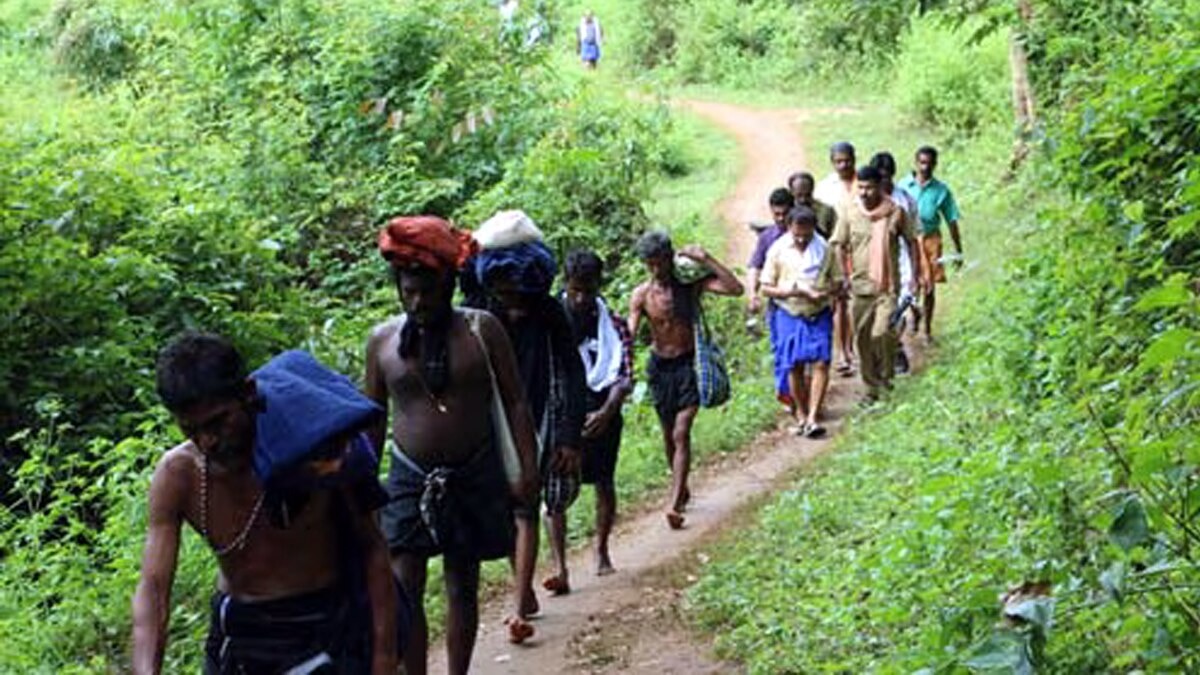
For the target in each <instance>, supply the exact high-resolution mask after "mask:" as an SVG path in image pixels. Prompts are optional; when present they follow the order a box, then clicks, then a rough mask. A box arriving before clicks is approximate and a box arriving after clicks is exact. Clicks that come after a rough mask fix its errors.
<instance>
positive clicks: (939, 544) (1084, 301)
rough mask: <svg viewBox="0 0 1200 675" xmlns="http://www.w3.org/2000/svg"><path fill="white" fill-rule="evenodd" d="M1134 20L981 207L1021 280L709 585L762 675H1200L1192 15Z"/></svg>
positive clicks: (733, 642) (976, 248) (698, 594)
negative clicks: (1013, 177)
mask: <svg viewBox="0 0 1200 675" xmlns="http://www.w3.org/2000/svg"><path fill="white" fill-rule="evenodd" d="M1037 4H1039V3H1035V5H1037ZM1102 5H1103V3H1097V6H1102ZM1138 7H1139V11H1142V13H1141V14H1139V15H1138V17H1137V22H1138V25H1139V26H1140V28H1141V30H1140V31H1139V33H1138V34H1132V33H1127V34H1122V35H1119V36H1117V35H1112V36H1109V37H1107V38H1106V42H1105V46H1104V49H1103V50H1101V51H1094V50H1092V49H1088V50H1086V54H1085V55H1084V56H1078V57H1076V58H1075V59H1074V60H1073V61H1071V62H1070V65H1069V66H1068V65H1064V64H1063V63H1059V66H1061V67H1062V68H1063V71H1062V73H1061V77H1060V78H1059V79H1057V80H1052V81H1048V80H1043V83H1044V84H1047V85H1052V88H1051V89H1050V90H1049V91H1050V93H1051V94H1052V95H1053V96H1054V97H1056V98H1061V99H1062V100H1065V101H1072V102H1073V103H1072V105H1070V106H1069V107H1067V108H1065V109H1063V110H1061V111H1056V114H1054V115H1053V116H1052V118H1051V120H1050V122H1049V123H1048V124H1047V126H1046V128H1045V130H1044V133H1045V135H1046V137H1047V141H1048V142H1047V143H1046V145H1045V150H1046V152H1045V153H1044V155H1041V156H1039V157H1037V158H1036V159H1035V164H1034V166H1033V167H1032V168H1031V169H1030V171H1029V173H1028V174H1027V175H1026V176H1024V177H1023V178H1022V179H1021V181H1020V182H1017V183H1015V184H1012V185H1008V186H1005V187H1002V188H996V187H995V186H991V187H989V188H986V189H981V188H983V186H980V187H978V188H976V191H973V192H975V194H976V195H980V196H982V195H983V194H985V193H986V192H990V193H991V198H992V200H993V201H992V202H991V203H992V204H994V205H996V206H997V207H998V206H1001V205H1003V206H1004V208H995V210H993V211H989V212H988V213H989V216H990V217H986V219H985V217H983V216H980V215H976V216H970V215H968V216H967V220H968V222H975V223H978V225H977V226H976V227H971V226H969V225H968V227H967V229H966V230H965V231H966V238H967V247H968V251H969V252H970V253H971V255H972V257H976V256H980V257H983V256H988V255H989V254H990V256H991V257H992V259H996V258H997V257H998V256H1003V259H1002V261H1003V262H1004V264H1003V266H1002V268H1001V269H1000V270H999V271H998V273H995V276H994V277H993V279H992V280H989V281H987V282H986V283H985V282H984V281H982V280H981V281H978V282H976V284H974V285H972V286H971V287H969V288H968V290H967V291H966V296H965V297H964V298H963V300H964V301H963V302H962V303H961V304H959V305H957V306H958V307H959V308H960V309H959V310H958V314H957V316H956V317H955V319H954V322H953V325H952V327H951V330H950V332H949V333H948V334H945V335H944V338H943V344H945V345H948V346H947V347H946V348H944V352H943V354H942V355H941V357H942V358H941V359H940V361H939V363H938V364H936V365H935V366H934V367H933V368H931V369H930V371H928V372H927V373H926V374H925V375H924V376H922V377H921V378H920V379H918V380H916V381H914V382H912V383H910V384H909V385H907V386H905V387H902V388H901V389H900V390H899V391H898V392H897V395H896V396H895V397H894V398H893V399H892V400H891V401H890V404H889V406H888V410H887V412H886V414H882V415H872V416H867V415H864V416H861V417H860V418H858V420H856V421H857V422H859V423H858V424H856V425H855V429H854V430H853V431H852V434H851V435H850V436H849V437H848V438H846V439H845V441H844V444H842V445H840V446H839V447H840V450H839V452H838V453H837V454H835V455H832V456H830V457H829V458H828V460H827V461H825V462H823V463H822V464H821V466H820V468H819V469H818V470H817V471H815V472H813V473H811V474H808V475H805V476H803V477H801V478H800V480H799V481H798V482H797V484H796V485H795V486H794V488H793V489H792V490H789V491H788V492H787V493H786V494H784V495H782V496H781V498H780V499H779V500H777V502H776V503H774V504H772V505H771V506H770V507H768V508H767V509H766V510H765V512H764V513H763V515H762V516H761V519H760V521H759V523H758V526H757V529H756V531H755V532H754V533H753V535H752V536H747V537H742V538H741V539H740V541H739V542H737V543H735V544H732V545H731V546H730V547H729V550H728V551H726V553H725V555H723V556H722V559H721V560H720V561H719V562H717V563H716V564H714V565H713V566H711V567H710V568H709V569H708V570H707V573H706V575H705V576H704V578H703V579H702V580H701V582H700V584H699V585H698V586H697V587H696V589H695V590H694V591H693V593H692V595H691V598H692V601H693V602H694V606H695V608H696V610H697V612H698V615H699V617H700V619H701V621H702V622H703V623H704V624H705V625H706V626H708V627H709V628H711V629H713V630H714V631H716V632H718V633H719V634H720V635H721V637H720V638H719V639H718V647H719V649H721V650H722V651H724V652H725V653H728V654H731V655H734V656H736V657H737V658H739V659H742V660H745V661H746V663H747V664H748V666H749V667H750V669H751V670H752V671H754V672H778V671H781V670H782V671H789V672H820V671H831V670H832V671H839V672H840V671H849V672H923V673H958V672H968V671H970V672H984V671H989V672H990V671H999V672H1034V671H1039V672H1131V671H1138V672H1193V671H1196V670H1197V669H1200V642H1198V640H1197V638H1196V635H1197V626H1198V625H1200V619H1198V617H1200V593H1198V591H1197V588H1198V586H1200V581H1198V579H1200V575H1198V571H1197V568H1196V563H1195V562H1194V560H1195V555H1196V550H1197V548H1196V547H1197V545H1198V544H1200V539H1198V537H1197V535H1198V534H1200V533H1198V532H1197V531H1196V528H1195V527H1194V525H1193V521H1194V518H1195V515H1196V512H1197V504H1196V497H1195V495H1196V490H1197V487H1198V485H1197V478H1196V476H1197V466H1198V462H1200V457H1198V456H1197V451H1196V449H1197V448H1200V418H1198V417H1197V414H1196V411H1197V410H1200V393H1198V388H1197V386H1196V382H1197V381H1198V379H1200V324H1198V323H1197V316H1200V315H1198V314H1197V308H1198V307H1200V300H1198V298H1197V294H1198V290H1200V289H1198V288H1197V284H1196V275H1195V270H1196V269H1197V263H1200V260H1197V251H1198V250H1200V247H1198V246H1197V241H1196V236H1197V222H1200V217H1197V216H1195V215H1194V214H1195V213H1196V212H1197V207H1198V206H1200V191H1198V190H1196V189H1195V180H1196V178H1197V168H1196V166H1195V161H1196V160H1195V159H1194V156H1193V153H1192V152H1191V150H1190V148H1193V147H1195V145H1196V143H1197V140H1198V139H1197V138H1196V137H1195V134H1196V128H1197V121H1196V118H1195V114H1194V109H1195V101H1196V100H1197V98H1198V96H1200V92H1198V91H1197V90H1196V88H1195V84H1194V80H1195V77H1194V73H1195V71H1196V69H1197V64H1198V63H1200V61H1198V56H1197V50H1196V48H1195V46H1194V45H1195V42H1196V33H1195V25H1194V21H1193V22H1188V21H1181V20H1180V17H1182V16H1192V17H1194V16H1196V13H1195V10H1196V9H1198V8H1197V6H1196V5H1195V3H1188V4H1186V6H1185V7H1184V8H1183V9H1180V8H1179V7H1178V6H1171V7H1168V6H1167V5H1166V4H1165V3H1164V4H1162V5H1157V4H1156V3H1146V4H1144V5H1140V6H1138ZM1093 9H1094V8H1093V7H1091V6H1088V7H1083V8H1081V9H1080V14H1081V15H1083V16H1089V15H1090V14H1091V12H1092V11H1093ZM1039 16H1040V15H1039ZM1123 16H1124V15H1123ZM1093 28H1094V25H1093V24H1091V23H1089V22H1083V23H1082V24H1081V27H1080V28H1079V29H1078V30H1079V31H1082V32H1075V33H1064V34H1062V35H1060V36H1059V37H1057V38H1055V40H1062V41H1064V42H1069V41H1071V40H1077V41H1085V40H1086V39H1088V38H1089V37H1091V33H1089V32H1088V31H1091V30H1092V29H1093ZM1047 63H1048V62H1043V66H1044V65H1046V64H1047ZM1039 67H1042V66H1039ZM1100 71H1103V72H1104V73H1105V80H1104V82H1103V83H1102V84H1101V83H1099V82H1096V81H1093V80H1092V79H1091V78H1090V74H1091V73H1094V72H1100ZM1049 72H1050V71H1047V70H1043V71H1042V75H1041V76H1042V77H1047V76H1048V75H1049ZM992 134H994V132H989V131H988V130H987V129H986V128H984V129H983V134H982V135H981V138H982V139H986V138H987V137H988V136H990V135H992ZM973 147H975V146H974V145H968V146H966V148H973ZM997 147H1000V146H997ZM978 159H979V158H977V159H976V160H973V162H972V163H973V164H974V163H976V162H978ZM992 161H993V164H992V169H993V171H996V170H998V169H999V166H998V165H999V164H1000V161H999V157H995V156H994V158H993V160H992ZM982 166H985V165H979V166H974V167H972V168H968V169H966V171H969V172H970V173H969V174H968V175H967V176H963V177H960V178H958V179H957V180H956V179H955V176H954V174H953V173H951V174H950V179H951V181H952V182H953V184H955V185H956V186H958V185H961V184H962V183H964V182H967V183H970V182H971V181H973V180H976V179H977V177H978V176H980V175H984V176H986V175H987V174H986V172H984V170H983V169H982V168H981V167H982ZM948 170H949V171H951V172H953V171H954V169H952V168H949V167H948ZM960 176H961V174H960ZM1052 188H1058V189H1060V190H1061V191H1062V192H1064V193H1066V194H1063V195H1059V196H1053V195H1052V193H1051V192H1050V189H1052ZM962 201H963V203H964V204H966V205H967V206H966V213H967V214H971V213H976V214H978V213H979V212H980V209H979V208H978V207H977V206H974V207H973V203H972V200H971V198H970V197H969V196H964V198H963V199H962ZM1031 203H1032V204H1034V208H1030V204H1031ZM973 233H978V234H973ZM977 237H979V238H982V239H983V241H979V242H977V239H976V238H977ZM997 262H1001V261H999V260H998V261H997ZM939 306H943V305H939ZM1006 591H1007V593H1006ZM1001 595H1004V599H1003V600H1002V601H1001V602H998V601H997V598H998V597H1000V596H1001ZM798 603H799V604H800V605H801V606H802V607H803V611H800V612H797V611H796V606H797V604H798Z"/></svg>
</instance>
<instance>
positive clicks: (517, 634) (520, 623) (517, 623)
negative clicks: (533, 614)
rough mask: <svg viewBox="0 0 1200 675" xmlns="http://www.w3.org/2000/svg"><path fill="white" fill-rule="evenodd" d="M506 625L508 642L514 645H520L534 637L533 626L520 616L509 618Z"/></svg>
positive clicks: (505, 622)
mask: <svg viewBox="0 0 1200 675" xmlns="http://www.w3.org/2000/svg"><path fill="white" fill-rule="evenodd" d="M504 625H506V626H508V641H509V642H511V643H513V644H514V645H519V644H521V643H522V642H524V641H526V640H528V639H529V638H531V637H533V634H534V630H533V626H531V625H529V622H527V621H525V619H522V618H521V617H519V616H510V617H508V618H507V619H505V620H504Z"/></svg>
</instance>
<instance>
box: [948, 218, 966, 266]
mask: <svg viewBox="0 0 1200 675" xmlns="http://www.w3.org/2000/svg"><path fill="white" fill-rule="evenodd" d="M946 226H947V227H948V228H949V229H950V239H951V240H953V241H954V252H955V253H957V254H958V255H960V256H961V255H962V251H963V249H962V235H961V234H959V231H958V221H957V220H952V221H950V222H949V223H947V224H946ZM954 266H955V267H962V260H955V261H954Z"/></svg>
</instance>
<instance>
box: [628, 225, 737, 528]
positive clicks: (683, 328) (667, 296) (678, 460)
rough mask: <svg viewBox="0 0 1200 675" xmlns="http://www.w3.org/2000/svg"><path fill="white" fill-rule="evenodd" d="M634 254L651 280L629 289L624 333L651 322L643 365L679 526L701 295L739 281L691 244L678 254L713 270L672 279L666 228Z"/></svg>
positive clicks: (728, 289)
mask: <svg viewBox="0 0 1200 675" xmlns="http://www.w3.org/2000/svg"><path fill="white" fill-rule="evenodd" d="M637 254H638V257H639V258H641V259H642V261H643V262H644V263H645V264H646V269H647V271H648V272H649V273H650V279H649V280H648V281H645V282H643V283H642V284H641V285H640V286H638V287H637V288H636V289H634V291H633V297H632V298H631V299H630V301H629V332H630V333H631V334H633V335H634V336H636V335H637V333H638V327H639V325H640V324H641V321H642V316H643V315H645V317H646V319H647V323H649V324H650V343H651V354H650V362H649V365H648V366H647V374H648V377H649V380H650V394H651V396H652V397H653V398H654V409H655V412H657V413H658V420H659V424H660V425H661V428H662V434H663V448H664V450H665V451H666V455H667V464H668V465H669V466H670V467H671V498H670V499H671V502H670V503H671V505H670V508H669V509H667V513H666V518H667V525H668V526H670V528H671V529H673V530H678V529H680V528H682V527H683V510H684V508H685V507H686V506H687V503H688V500H689V499H690V498H691V492H690V491H689V490H688V484H687V481H688V473H689V472H690V471H691V465H692V423H693V422H694V421H695V419H696V413H697V412H698V411H699V410H700V392H699V389H698V388H697V384H696V369H695V360H696V354H695V345H696V322H697V320H698V318H699V304H700V296H701V295H702V294H704V293H712V294H714V295H735V296H736V295H741V294H742V293H743V292H744V288H743V286H742V282H741V281H738V278H737V277H736V276H734V274H733V272H731V271H729V268H727V267H725V266H724V265H722V264H721V263H720V261H718V260H717V259H716V258H714V257H712V256H711V255H709V254H708V252H707V251H705V250H704V249H703V248H701V247H699V246H696V245H694V244H693V245H691V246H685V247H683V248H682V249H680V251H679V254H680V255H681V256H683V257H684V258H688V259H690V260H692V261H694V262H695V263H697V264H700V265H703V266H704V267H706V268H707V269H708V270H709V271H710V272H711V273H712V274H711V276H707V277H705V278H702V279H700V280H699V281H695V282H693V283H690V284H684V283H681V282H680V281H679V280H678V279H677V278H676V270H675V250H674V248H673V247H672V246H671V239H670V237H668V236H667V234H666V233H665V232H658V231H655V232H647V233H646V234H644V235H642V237H641V239H639V240H638V243H637Z"/></svg>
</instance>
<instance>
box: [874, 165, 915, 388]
mask: <svg viewBox="0 0 1200 675" xmlns="http://www.w3.org/2000/svg"><path fill="white" fill-rule="evenodd" d="M870 164H871V166H873V167H875V168H876V169H879V174H880V183H879V186H880V188H882V189H883V193H884V194H885V195H887V196H889V197H891V198H892V201H894V202H896V206H899V207H900V209H901V210H902V211H904V217H905V219H906V220H907V221H908V227H909V229H910V230H914V231H915V229H916V222H917V202H916V200H915V199H913V198H912V196H911V195H909V194H908V193H907V192H905V191H904V190H899V189H896V184H895V183H894V182H893V180H894V178H895V176H896V158H895V157H893V156H892V153H890V152H887V151H883V152H877V153H875V154H874V155H873V156H872V157H871V162H870ZM915 253H916V251H915V250H911V251H910V249H909V247H908V241H907V240H906V239H904V238H901V239H900V297H899V300H898V302H899V303H900V305H901V306H903V305H907V306H908V308H907V309H906V310H905V311H904V312H903V314H902V315H900V316H897V317H894V318H893V324H895V328H896V330H897V338H899V337H900V335H902V334H903V333H904V325H905V323H907V316H908V315H909V314H910V313H911V314H913V315H914V316H915V317H916V321H918V322H919V321H920V320H921V318H920V317H921V310H920V308H918V307H917V304H916V302H915V300H916V298H917V297H918V294H920V293H921V289H924V288H928V282H929V279H928V277H929V267H928V266H927V265H924V264H921V261H920V260H915V261H914V260H913V258H912V256H913V254H915ZM914 262H915V263H916V265H915V267H920V269H921V271H922V272H923V273H924V274H923V276H922V278H920V279H914V278H913V276H912V274H911V272H912V270H913V269H914V264H913V263H914ZM914 330H916V329H915V328H914ZM908 370H909V363H908V355H907V354H905V353H904V345H903V344H901V343H900V341H899V339H897V343H896V372H897V373H907V372H908Z"/></svg>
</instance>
